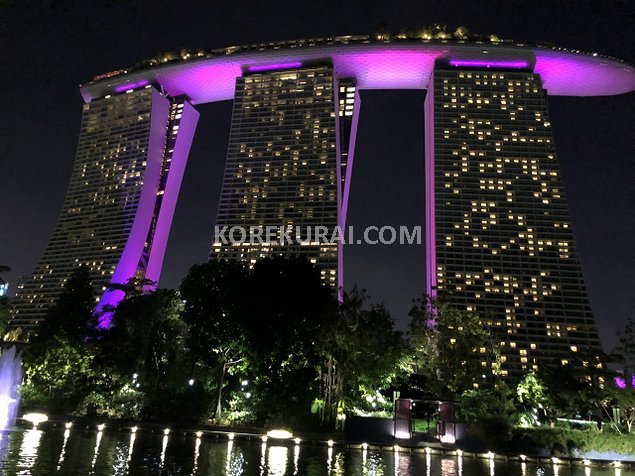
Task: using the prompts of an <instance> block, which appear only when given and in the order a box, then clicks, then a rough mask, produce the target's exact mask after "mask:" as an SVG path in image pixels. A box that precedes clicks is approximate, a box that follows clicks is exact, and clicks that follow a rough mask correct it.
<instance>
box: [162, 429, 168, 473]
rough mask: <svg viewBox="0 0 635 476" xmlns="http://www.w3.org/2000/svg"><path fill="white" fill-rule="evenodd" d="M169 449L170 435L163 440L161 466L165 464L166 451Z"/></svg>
mask: <svg viewBox="0 0 635 476" xmlns="http://www.w3.org/2000/svg"><path fill="white" fill-rule="evenodd" d="M167 449H168V435H165V436H164V437H163V441H162V442H161V468H163V466H164V465H165V451H166V450H167Z"/></svg>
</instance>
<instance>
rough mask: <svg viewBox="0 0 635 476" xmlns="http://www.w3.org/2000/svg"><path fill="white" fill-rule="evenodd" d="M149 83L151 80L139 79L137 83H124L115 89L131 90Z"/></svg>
mask: <svg viewBox="0 0 635 476" xmlns="http://www.w3.org/2000/svg"><path fill="white" fill-rule="evenodd" d="M148 84H150V82H149V81H146V80H143V81H139V82H137V83H129V84H124V85H123V86H117V87H116V88H115V89H114V91H115V92H116V93H123V92H124V91H129V90H131V89H139V88H142V87H144V86H147V85H148Z"/></svg>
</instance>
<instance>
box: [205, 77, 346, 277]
mask: <svg viewBox="0 0 635 476" xmlns="http://www.w3.org/2000/svg"><path fill="white" fill-rule="evenodd" d="M258 71H259V72H256V73H251V74H247V75H245V76H243V77H240V78H238V79H237V80H236V95H235V98H234V109H233V113H232V127H231V131H230V136H229V146H228V150H227V162H226V165H225V176H224V180H223V188H222V192H221V199H220V204H219V209H218V215H217V219H216V225H217V227H221V228H222V227H225V228H226V229H227V230H229V231H230V232H231V230H232V229H233V227H240V228H243V229H248V228H250V227H252V229H259V230H266V228H267V227H271V228H272V229H278V230H280V229H284V230H287V231H288V232H289V236H290V237H291V240H286V239H285V238H282V239H281V236H280V235H281V233H280V232H277V233H276V235H275V237H274V238H273V239H266V237H265V236H263V238H262V240H260V239H252V240H247V242H246V243H244V244H236V243H231V242H228V243H223V242H222V241H216V242H215V243H213V245H212V251H211V257H212V258H225V259H238V260H243V261H246V262H248V263H250V264H253V263H255V262H256V260H257V259H259V258H263V257H266V256H272V255H283V256H284V255H303V256H306V257H307V259H309V260H310V261H311V262H312V263H315V264H317V265H318V266H320V268H321V272H322V277H323V279H324V280H325V282H327V283H328V284H330V285H331V286H332V287H333V288H336V287H337V285H338V243H337V242H324V240H320V241H318V240H317V239H316V237H315V236H314V235H313V234H311V235H310V234H309V230H313V231H312V232H311V233H314V232H315V230H316V227H320V226H321V227H325V228H326V229H327V230H328V232H329V236H330V235H331V233H332V231H333V230H334V229H335V228H336V227H337V226H338V224H339V217H340V212H339V210H340V209H341V202H342V196H343V194H344V191H345V184H346V155H347V153H348V145H349V137H350V131H351V117H352V115H353V108H354V101H355V85H354V83H353V82H352V81H341V82H340V83H339V84H337V83H336V80H335V78H334V75H333V69H332V67H331V66H329V65H325V66H314V67H305V68H291V69H287V68H283V69H282V70H276V71H262V72H260V70H259V69H258ZM338 98H339V99H338ZM338 144H339V147H338ZM338 150H339V151H340V152H339V153H338ZM349 178H350V177H349ZM297 231H299V233H298V232H297ZM230 232H227V233H226V236H228V237H229V235H230ZM235 236H236V237H238V236H239V235H238V234H236V235H235ZM298 238H302V241H303V242H302V243H299V242H298ZM227 241H230V240H227ZM339 252H340V253H341V250H339Z"/></svg>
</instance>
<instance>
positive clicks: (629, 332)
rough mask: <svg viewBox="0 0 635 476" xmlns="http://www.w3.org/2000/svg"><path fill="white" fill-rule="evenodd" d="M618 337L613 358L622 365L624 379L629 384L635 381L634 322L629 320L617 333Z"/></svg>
mask: <svg viewBox="0 0 635 476" xmlns="http://www.w3.org/2000/svg"><path fill="white" fill-rule="evenodd" d="M618 336H619V342H618V345H617V347H616V348H615V351H614V358H615V360H616V361H617V362H619V363H620V364H622V366H623V368H624V379H625V380H626V382H627V383H628V384H631V383H632V382H634V381H635V377H634V376H635V321H634V320H633V319H629V320H628V322H627V323H626V325H625V326H624V328H623V329H622V330H621V331H620V332H618ZM629 386H632V385H629Z"/></svg>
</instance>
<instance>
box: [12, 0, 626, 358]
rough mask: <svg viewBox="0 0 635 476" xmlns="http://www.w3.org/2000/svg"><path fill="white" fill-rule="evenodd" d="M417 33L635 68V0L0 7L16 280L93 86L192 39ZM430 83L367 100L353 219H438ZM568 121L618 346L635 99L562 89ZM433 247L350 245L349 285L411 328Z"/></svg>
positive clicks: (200, 175)
mask: <svg viewBox="0 0 635 476" xmlns="http://www.w3.org/2000/svg"><path fill="white" fill-rule="evenodd" d="M384 22H385V23H388V25H389V27H390V28H391V29H392V30H393V31H397V30H399V29H400V28H401V27H417V26H427V25H431V24H433V23H441V24H447V25H448V27H449V29H453V28H454V27H456V26H458V25H465V26H467V27H468V28H469V29H470V30H471V31H474V32H479V33H488V34H489V33H496V34H497V35H498V36H499V37H501V38H509V39H515V40H519V41H526V42H529V43H531V42H537V41H548V42H552V43H555V44H558V45H560V46H566V47H571V48H579V49H581V50H587V51H598V52H600V53H604V54H610V55H613V56H616V57H618V58H621V59H624V60H627V61H629V62H630V63H634V62H635V51H634V48H635V36H634V33H633V25H634V24H635V2H632V1H629V0H623V1H611V0H602V1H575V2H573V1H556V0H549V1H547V0H529V1H525V0H515V1H509V0H504V1H496V2H477V1H475V0H471V1H448V0H443V1H426V0H404V1H400V2H390V1H367V2H363V1H352V2H346V1H319V0H314V1H295V2H293V1H277V0H270V1H259V2H246V1H213V2H212V1H209V2H203V1H181V2H177V1H173V2H161V1H154V2H145V1H144V2H135V1H127V2H124V1H115V0H111V1H100V0H95V1H88V2H83V1H75V0H67V1H36V0H32V1H28V0H27V1H23V0H20V1H12V0H0V111H2V112H1V113H0V264H6V265H9V266H11V267H12V268H13V271H12V272H11V273H9V274H8V275H7V276H5V278H8V280H9V281H10V282H11V284H12V288H13V291H15V284H16V283H17V280H18V277H19V276H26V275H28V274H29V273H30V272H31V271H32V270H33V268H34V266H35V265H36V263H37V260H38V259H39V256H40V254H41V253H42V252H43V251H44V248H45V247H46V243H47V241H48V239H49V237H50V234H51V232H52V230H53V227H54V226H55V221H56V219H57V216H58V214H59V212H60V209H61V207H62V204H63V201H64V195H65V193H66V188H67V185H68V180H69V177H70V173H71V167H72V163H73V159H74V154H75V147H76V144H77V135H78V131H79V123H80V117H81V106H82V100H81V97H80V95H79V91H78V87H77V86H78V84H79V83H82V82H86V81H88V80H89V79H90V78H91V77H93V76H94V75H96V74H100V73H104V72H107V71H111V70H114V69H118V68H121V67H127V66H131V65H133V64H135V63H136V62H138V61H140V60H142V59H145V58H148V57H152V56H155V55H156V54H157V53H160V52H164V51H178V50H179V49H180V48H181V47H191V48H198V47H203V48H215V47H223V46H228V45H240V44H247V43H260V42H265V41H275V40H283V39H293V38H302V37H325V36H331V35H343V34H368V33H370V32H371V31H372V30H373V28H374V27H375V26H377V25H378V24H380V23H384ZM423 98H424V92H423V91H399V92H395V91H370V92H365V93H363V94H362V109H361V117H360V126H359V132H358V140H359V145H358V148H357V150H356V158H355V169H354V173H353V183H352V195H351V203H350V207H349V221H350V224H352V225H355V226H356V227H359V226H365V225H379V226H381V225H383V224H394V225H401V224H406V225H417V224H423V214H424V211H423V186H424V182H423V117H422V104H423ZM550 106H551V115H552V125H553V130H554V134H555V140H556V146H557V148H558V152H559V159H560V163H561V167H562V175H563V179H564V182H565V189H566V193H567V196H568V200H569V207H570V210H571V214H572V220H573V226H574V230H575V232H576V237H577V244H578V248H579V252H580V256H581V260H582V267H583V271H584V274H585V277H586V281H587V286H588V289H589V295H590V299H591V305H592V307H593V310H594V313H595V316H596V320H597V322H598V328H599V332H600V336H601V338H602V341H603V343H604V346H605V348H606V349H607V350H610V348H612V346H613V345H614V342H615V338H614V335H615V332H616V330H617V329H618V328H619V327H621V326H622V325H623V323H624V322H625V321H626V319H627V318H628V317H635V238H634V237H635V187H634V184H635V153H634V152H633V149H634V146H635V140H634V139H635V134H634V132H633V131H634V130H635V120H634V115H633V111H634V110H635V93H630V94H628V95H623V96H615V97H604V98H565V97H553V96H552V97H550ZM199 110H200V111H201V112H202V117H201V121H200V122H199V126H198V130H197V135H196V138H195V141H194V145H193V151H192V154H191V157H190V161H189V165H188V170H187V172H186V176H185V180H184V183H183V188H182V192H181V197H180V201H179V205H178V208H177V212H176V217H175V221H174V226H173V231H172V235H171V237H170V242H169V244H168V253H167V256H166V262H165V266H164V274H163V278H162V281H161V285H162V286H166V287H168V286H177V285H178V283H179V281H180V279H181V278H182V277H183V276H184V275H185V273H186V272H187V269H188V268H189V267H190V266H191V265H192V264H194V263H196V262H202V261H204V260H205V259H206V256H207V252H208V247H209V241H210V236H211V230H212V227H213V225H214V219H215V214H216V205H217V200H218V195H219V190H220V184H221V179H222V171H223V161H224V156H225V150H226V147H227V133H228V130H229V122H230V114H231V103H230V102H225V103H216V104H210V105H203V106H199ZM424 256H425V254H424V250H423V249H422V247H416V246H372V247H364V246H351V247H347V248H346V249H345V266H346V273H347V274H346V283H347V287H350V286H352V284H353V283H358V284H359V286H360V287H364V288H366V289H367V290H368V293H369V294H370V295H371V296H372V298H373V300H375V301H385V302H386V304H387V305H388V307H389V309H390V310H391V312H392V314H393V316H394V317H395V318H396V319H397V320H398V322H399V323H400V325H401V326H403V325H405V323H406V321H407V317H406V315H407V312H408V309H409V307H410V302H411V299H412V298H414V297H416V296H418V295H420V294H421V293H422V292H423V285H424Z"/></svg>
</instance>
